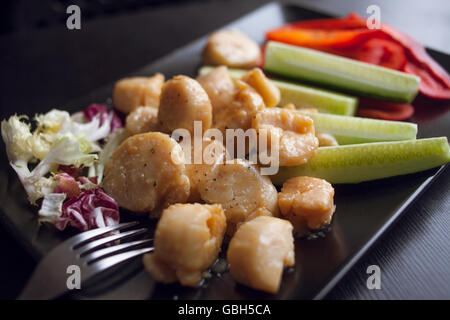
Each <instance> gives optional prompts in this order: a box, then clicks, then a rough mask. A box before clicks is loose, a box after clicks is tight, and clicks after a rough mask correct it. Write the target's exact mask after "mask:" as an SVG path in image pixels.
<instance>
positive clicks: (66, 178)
mask: <svg viewBox="0 0 450 320" xmlns="http://www.w3.org/2000/svg"><path fill="white" fill-rule="evenodd" d="M55 180H56V181H57V184H56V187H55V190H54V192H55V193H65V194H66V195H67V197H69V198H72V197H76V196H78V195H79V194H80V192H81V188H80V185H79V184H78V182H77V181H76V180H75V178H74V177H72V176H70V175H68V174H67V173H60V174H57V175H56V176H55Z"/></svg>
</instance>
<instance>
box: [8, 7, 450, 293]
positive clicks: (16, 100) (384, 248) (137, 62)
mask: <svg viewBox="0 0 450 320" xmlns="http://www.w3.org/2000/svg"><path fill="white" fill-rule="evenodd" d="M267 2H268V1H255V0H250V1H248V0H247V1H238V0H216V1H208V2H206V3H202V2H199V1H190V2H186V3H183V4H180V3H177V4H176V5H166V6H161V7H158V8H155V9H146V10H143V11H141V12H137V13H132V14H126V15H117V16H114V17H110V18H103V19H101V20H96V21H89V22H86V23H83V24H82V30H81V31H68V30H67V29H65V27H64V26H62V27H60V28H58V27H53V28H51V29H43V30H39V31H33V32H26V33H17V34H11V35H5V36H1V37H0V70H1V72H0V108H2V109H3V110H4V109H11V110H14V111H16V112H21V113H28V114H30V113H33V111H34V110H36V109H37V108H39V107H42V106H45V107H46V108H50V107H63V106H64V103H65V102H66V101H70V100H73V99H74V98H76V97H78V96H80V95H84V94H87V93H89V92H90V91H93V90H95V89H96V88H98V87H100V86H102V85H104V84H106V83H109V82H111V81H114V80H116V79H118V78H120V77H122V76H123V75H125V74H127V73H130V72H132V71H134V70H136V69H139V67H141V66H143V65H145V64H148V63H149V62H151V61H152V60H155V59H156V58H158V57H160V56H163V55H164V54H166V53H168V52H170V51H172V50H174V49H176V48H177V47H179V46H181V45H183V44H186V43H188V42H189V41H191V40H193V39H195V38H197V37H199V36H202V35H204V34H205V33H207V32H209V31H211V30H213V29H215V28H219V27H220V26H222V25H224V24H226V23H228V22H230V21H232V20H234V19H236V18H238V17H240V16H241V15H243V14H245V13H247V12H250V11H252V10H253V9H255V8H257V7H258V6H260V5H262V4H264V3H267ZM290 2H293V1H290ZM297 2H299V3H301V4H306V5H307V6H308V7H310V8H318V9H321V10H324V11H326V12H330V13H335V14H346V13H348V12H349V11H357V12H359V13H360V14H364V13H365V8H367V6H368V5H370V4H378V5H380V7H381V10H382V11H381V13H382V19H383V20H386V22H388V23H390V24H392V25H394V26H396V27H399V28H401V29H403V30H405V31H407V32H409V33H410V34H411V35H412V36H414V37H416V38H417V39H418V40H420V41H422V42H424V43H425V44H426V45H427V46H430V47H432V48H435V49H439V50H442V51H445V52H448V53H450V43H449V41H448V30H449V26H450V24H449V21H450V10H449V6H448V4H447V2H445V1H433V2H432V3H431V4H430V3H429V2H423V1H412V2H413V3H411V1H395V2H394V1H377V2H374V1H358V2H354V1H347V0H344V1H331V0H324V1H315V2H311V3H310V2H308V1H297ZM399 3H402V4H399ZM18 87H22V88H23V91H22V93H21V94H18V91H17V90H11V88H18ZM449 125H450V124H449ZM449 231H450V170H446V171H445V172H443V173H442V175H441V176H440V177H439V179H438V180H437V181H436V182H435V183H434V184H433V185H432V186H431V187H430V188H429V189H428V190H427V191H426V192H425V193H424V194H423V195H422V196H421V198H420V199H419V201H418V202H416V203H415V204H414V205H413V206H412V207H411V208H410V209H409V210H408V211H407V212H406V213H405V214H404V216H403V217H402V218H401V219H399V220H398V221H397V223H396V224H395V225H394V226H393V227H392V228H391V229H390V230H389V231H388V232H387V233H386V234H385V235H384V236H383V237H382V238H381V239H380V240H379V241H378V242H377V244H376V245H375V246H374V247H373V248H372V249H371V250H370V251H369V252H368V253H367V254H366V255H365V256H364V257H363V258H362V259H361V260H360V261H359V262H358V263H357V264H356V265H355V266H354V267H353V268H352V270H351V271H350V272H349V273H348V274H347V275H346V276H345V277H344V278H343V279H342V281H340V282H339V284H338V285H337V286H336V287H335V288H334V289H333V290H332V291H331V292H330V294H329V295H328V296H327V298H328V299H415V298H419V299H427V298H437V299H450V267H449V265H450V245H449V244H450V232H449ZM0 252H1V257H2V259H1V260H0V261H1V263H0V298H2V299H14V298H15V297H16V296H17V294H18V293H19V292H20V290H21V288H22V286H23V285H24V283H25V281H26V280H27V277H28V276H29V274H30V272H31V270H32V269H33V261H32V260H31V259H30V258H29V257H28V256H27V254H26V253H25V252H24V251H23V249H22V248H21V247H20V245H19V244H17V243H16V242H15V241H14V239H12V237H11V236H10V235H9V234H8V233H7V232H6V231H5V230H4V229H3V227H0ZM372 264H376V265H379V266H380V269H381V290H369V289H367V287H366V280H367V276H368V275H367V274H366V269H367V267H368V266H369V265H372Z"/></svg>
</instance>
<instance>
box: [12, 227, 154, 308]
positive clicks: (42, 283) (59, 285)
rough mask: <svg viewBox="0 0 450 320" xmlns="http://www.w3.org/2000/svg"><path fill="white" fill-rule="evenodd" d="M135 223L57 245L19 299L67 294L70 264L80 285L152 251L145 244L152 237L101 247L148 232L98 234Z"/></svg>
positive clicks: (76, 236) (39, 266)
mask: <svg viewBox="0 0 450 320" xmlns="http://www.w3.org/2000/svg"><path fill="white" fill-rule="evenodd" d="M137 224H138V222H128V223H122V224H118V225H116V226H111V227H105V228H98V229H94V230H90V231H86V232H83V233H80V234H77V235H75V236H73V237H71V238H69V239H67V240H66V241H64V242H63V243H61V244H59V245H58V246H57V247H55V248H54V249H53V250H52V251H50V253H48V254H47V255H46V256H45V257H44V258H43V259H42V260H41V261H40V262H39V264H38V266H37V267H36V269H35V270H34V272H33V275H32V276H31V278H30V280H29V281H28V283H27V285H26V286H25V289H24V290H23V291H22V293H21V294H20V296H19V299H20V300H25V299H34V300H37V299H39V300H41V299H42V300H44V299H55V298H58V297H60V296H61V295H63V294H65V293H67V292H68V291H69V288H68V285H67V279H68V277H69V276H70V274H68V267H69V266H78V267H79V268H80V269H79V270H80V278H81V284H83V283H85V282H86V281H87V280H89V279H91V278H92V277H93V276H95V275H97V274H99V273H101V272H102V271H105V270H107V269H109V268H111V267H113V266H116V265H118V264H119V263H122V262H124V261H127V260H129V259H132V258H134V257H137V256H139V255H142V254H145V253H148V252H151V251H153V248H152V247H149V246H148V245H149V244H150V243H151V241H152V239H144V240H137V241H131V242H126V243H122V244H118V245H113V246H109V247H104V246H105V245H107V244H108V243H112V242H114V241H117V240H124V239H127V238H130V237H134V236H137V235H140V234H143V233H145V232H146V231H147V229H146V228H140V229H135V230H130V231H125V232H121V233H115V234H112V235H108V236H106V237H100V236H102V235H106V234H107V233H110V232H112V231H118V230H121V229H125V228H130V227H133V226H136V225H137ZM144 245H147V247H144V248H140V249H135V250H131V251H130V249H132V248H135V247H137V246H144Z"/></svg>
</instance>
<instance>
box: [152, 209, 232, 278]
mask: <svg viewBox="0 0 450 320" xmlns="http://www.w3.org/2000/svg"><path fill="white" fill-rule="evenodd" d="M225 227H226V220H225V215H224V213H223V210H222V207H221V206H220V205H216V204H215V205H205V204H198V203H197V204H175V205H172V206H170V207H169V208H167V209H165V210H164V211H163V213H162V216H161V219H160V220H159V221H158V225H157V227H156V231H155V240H154V247H155V250H154V252H153V253H150V254H147V255H145V256H144V257H143V262H144V266H145V269H146V270H147V271H148V272H149V273H150V274H151V276H152V277H153V279H155V280H156V281H158V282H163V283H171V282H176V281H179V282H180V283H181V284H182V285H184V286H196V285H198V284H199V283H200V281H201V280H202V273H203V272H204V271H205V270H206V269H207V268H208V267H209V266H211V264H212V263H213V262H214V261H215V260H216V258H217V255H218V253H219V251H220V247H221V245H222V239H223V235H224V233H225Z"/></svg>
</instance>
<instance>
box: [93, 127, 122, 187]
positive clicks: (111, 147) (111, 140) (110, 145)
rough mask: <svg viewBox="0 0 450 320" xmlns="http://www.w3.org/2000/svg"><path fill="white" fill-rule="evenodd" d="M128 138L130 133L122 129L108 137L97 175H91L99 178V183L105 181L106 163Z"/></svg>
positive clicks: (96, 171) (101, 154)
mask: <svg viewBox="0 0 450 320" xmlns="http://www.w3.org/2000/svg"><path fill="white" fill-rule="evenodd" d="M128 136H129V134H128V132H127V131H126V130H125V129H124V128H120V129H118V130H117V131H116V132H114V133H113V134H111V135H110V136H109V137H108V140H107V142H106V144H105V145H104V146H103V149H102V151H101V152H100V154H99V159H98V163H97V166H96V170H95V173H94V172H92V173H90V176H97V181H98V183H101V181H102V180H103V171H104V168H105V165H106V162H107V161H108V159H109V158H111V156H112V154H113V152H114V151H115V150H116V149H117V147H118V146H119V145H120V144H121V143H122V142H123V141H124V140H125V139H126V138H128Z"/></svg>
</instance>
